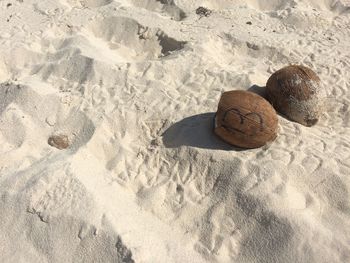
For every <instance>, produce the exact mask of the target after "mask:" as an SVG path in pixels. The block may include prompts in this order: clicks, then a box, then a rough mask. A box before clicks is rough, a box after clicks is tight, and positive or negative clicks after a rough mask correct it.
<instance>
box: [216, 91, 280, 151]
mask: <svg viewBox="0 0 350 263" xmlns="http://www.w3.org/2000/svg"><path fill="white" fill-rule="evenodd" d="M277 126H278V118H277V114H276V112H275V110H274V108H273V107H272V106H271V105H270V103H268V101H266V100H265V99H264V98H263V97H261V96H259V95H257V94H255V93H252V92H249V91H242V90H235V91H228V92H225V93H223V94H222V96H221V99H220V102H219V106H218V110H217V112H216V117H215V133H216V134H217V135H218V136H219V137H220V138H222V139H223V140H224V141H226V142H228V143H230V144H232V145H235V146H238V147H241V148H258V147H261V146H263V145H265V144H266V143H268V142H270V141H273V140H274V139H275V138H276V137H277Z"/></svg>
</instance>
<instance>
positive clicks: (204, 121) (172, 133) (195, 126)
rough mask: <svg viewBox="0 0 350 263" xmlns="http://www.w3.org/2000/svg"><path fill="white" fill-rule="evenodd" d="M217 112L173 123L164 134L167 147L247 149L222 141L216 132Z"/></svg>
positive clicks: (163, 137)
mask: <svg viewBox="0 0 350 263" xmlns="http://www.w3.org/2000/svg"><path fill="white" fill-rule="evenodd" d="M214 116H215V112H207V113H202V114H198V115H193V116H190V117H187V118H184V119H182V120H181V121H178V122H176V123H174V124H173V125H171V126H170V127H169V128H168V129H167V130H166V131H165V132H164V133H163V134H162V139H163V144H164V145H165V147H166V148H177V147H181V146H191V147H197V148H202V149H210V150H225V151H237V152H238V151H245V150H248V149H243V148H239V147H235V146H231V145H229V144H227V143H225V142H224V141H222V140H221V139H220V138H219V137H218V136H216V135H215V133H214Z"/></svg>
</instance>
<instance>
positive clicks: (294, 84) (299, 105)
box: [266, 65, 322, 126]
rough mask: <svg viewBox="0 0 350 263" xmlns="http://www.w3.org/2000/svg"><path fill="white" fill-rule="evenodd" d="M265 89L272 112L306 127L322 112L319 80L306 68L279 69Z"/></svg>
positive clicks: (315, 121) (312, 123)
mask: <svg viewBox="0 0 350 263" xmlns="http://www.w3.org/2000/svg"><path fill="white" fill-rule="evenodd" d="M266 89H267V97H268V100H269V101H270V102H271V104H272V105H273V107H274V108H275V109H276V111H278V112H280V113H282V114H284V115H286V116H287V117H288V118H289V119H291V120H293V121H296V122H298V123H300V124H303V125H306V126H312V125H314V124H316V123H317V121H318V119H319V117H320V114H321V111H322V110H321V106H322V105H321V104H322V103H321V96H320V94H321V89H320V78H319V77H318V76H317V75H316V73H315V72H313V71H312V70H311V69H310V68H307V67H304V66H296V65H292V66H288V67H285V68H282V69H280V70H278V71H276V72H275V73H273V74H272V75H271V77H270V78H269V79H268V81H267V84H266Z"/></svg>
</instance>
